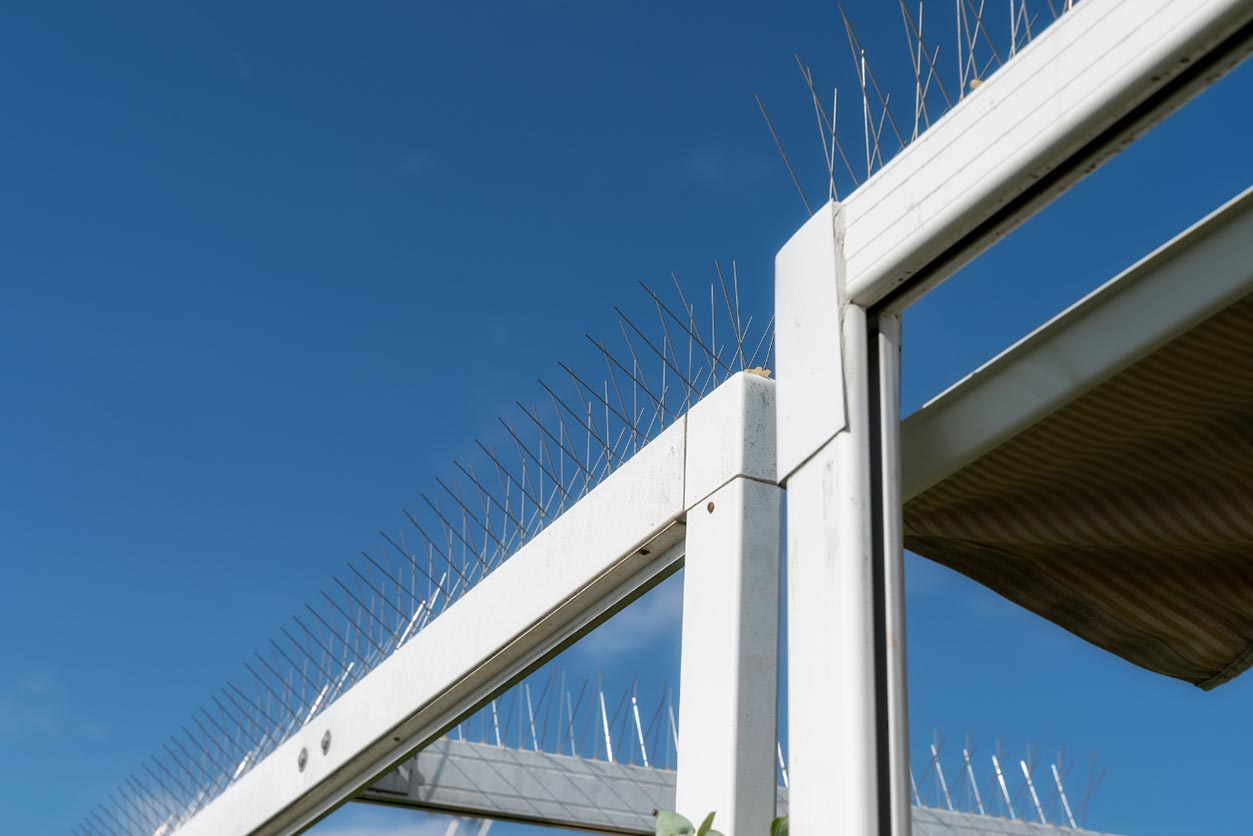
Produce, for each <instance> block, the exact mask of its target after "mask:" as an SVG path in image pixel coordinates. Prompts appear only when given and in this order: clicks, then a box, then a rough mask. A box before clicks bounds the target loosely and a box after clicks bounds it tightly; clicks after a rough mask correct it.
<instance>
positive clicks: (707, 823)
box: [696, 813, 714, 836]
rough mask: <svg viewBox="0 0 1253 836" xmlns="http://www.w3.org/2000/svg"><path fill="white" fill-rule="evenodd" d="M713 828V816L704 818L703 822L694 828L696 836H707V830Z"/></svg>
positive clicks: (711, 814)
mask: <svg viewBox="0 0 1253 836" xmlns="http://www.w3.org/2000/svg"><path fill="white" fill-rule="evenodd" d="M713 826H714V814H713V813H710V814H709V815H707V816H705V820H704V821H703V822H701V823H700V827H698V828H696V836H709V828H711V827H713Z"/></svg>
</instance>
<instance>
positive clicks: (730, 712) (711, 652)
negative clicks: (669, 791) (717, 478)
mask: <svg viewBox="0 0 1253 836" xmlns="http://www.w3.org/2000/svg"><path fill="white" fill-rule="evenodd" d="M782 493H783V491H782V490H781V489H780V488H779V487H778V486H777V485H772V484H766V483H765V482H759V481H756V480H754V479H747V478H744V477H737V478H735V479H732V480H731V481H730V482H728V483H727V484H725V485H723V486H722V487H721V488H718V490H716V491H714V492H713V493H712V494H709V495H708V496H707V497H705V501H704V503H703V504H701V505H698V506H697V507H696V508H694V509H692V511H691V512H690V513H689V514H688V518H687V520H688V521H687V556H686V558H685V561H684V569H683V574H684V578H683V656H682V668H681V676H680V695H681V699H680V700H679V768H678V785H677V801H676V804H677V809H678V810H679V811H680V812H682V813H683V814H684V815H686V816H688V817H689V818H693V817H695V818H703V817H704V816H705V815H706V814H707V813H709V812H711V811H717V814H718V816H717V820H716V821H717V829H718V830H721V831H722V832H723V833H728V834H731V836H735V834H750V835H751V834H757V833H769V832H770V821H771V819H772V818H773V817H774V808H775V787H776V784H777V781H776V779H775V763H774V754H775V753H774V748H775V742H776V741H777V740H778V722H777V718H778V696H777V694H778V677H779V668H778V665H779V659H778V655H779V545H780V543H779V538H780V536H781V532H780V518H781V512H782ZM711 506H712V507H711Z"/></svg>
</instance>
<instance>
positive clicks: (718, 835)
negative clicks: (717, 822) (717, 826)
mask: <svg viewBox="0 0 1253 836" xmlns="http://www.w3.org/2000/svg"><path fill="white" fill-rule="evenodd" d="M705 836H722V831H721V830H711V831H709V832H708V833H706V834H705Z"/></svg>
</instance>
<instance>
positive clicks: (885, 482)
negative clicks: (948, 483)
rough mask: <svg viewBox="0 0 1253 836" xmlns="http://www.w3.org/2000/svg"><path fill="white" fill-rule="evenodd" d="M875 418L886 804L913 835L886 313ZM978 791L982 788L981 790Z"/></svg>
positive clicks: (897, 445)
mask: <svg viewBox="0 0 1253 836" xmlns="http://www.w3.org/2000/svg"><path fill="white" fill-rule="evenodd" d="M871 335H872V340H873V344H872V346H871V372H872V375H871V379H870V383H871V385H872V386H873V388H874V400H873V401H872V404H871V406H872V408H871V424H872V425H873V427H874V430H875V431H876V432H877V433H878V445H877V447H876V448H872V451H871V468H872V470H871V478H872V479H874V480H876V481H877V483H878V484H877V490H876V496H877V497H878V503H877V505H876V507H875V510H874V514H873V520H872V524H873V526H874V539H873V542H874V546H875V548H874V551H875V560H876V562H877V564H878V566H879V567H880V568H879V571H880V572H881V573H882V574H881V578H882V582H881V585H880V590H879V592H878V594H879V595H880V596H881V597H880V600H881V602H882V607H883V617H882V622H881V625H882V626H881V628H880V629H881V630H882V637H881V639H880V641H879V646H880V648H881V652H882V660H881V665H882V671H883V679H882V683H881V689H882V693H881V695H880V697H881V703H880V704H881V706H882V707H883V710H884V713H885V719H886V721H887V729H886V731H887V735H886V739H884V740H881V741H880V745H881V748H880V750H879V752H880V757H881V759H882V760H883V761H885V765H886V767H887V781H888V788H887V798H888V801H887V809H888V810H889V814H890V816H891V827H890V830H889V832H890V833H891V834H892V836H910V834H911V832H912V823H913V815H912V813H911V811H910V806H909V790H910V787H909V700H908V693H909V689H908V687H907V684H906V683H907V678H906V668H905V661H906V655H905V542H904V526H903V522H902V519H901V318H900V315H899V314H896V315H888V314H883V315H879V316H875V317H874V318H873V319H872V320H871ZM976 792H977V790H976Z"/></svg>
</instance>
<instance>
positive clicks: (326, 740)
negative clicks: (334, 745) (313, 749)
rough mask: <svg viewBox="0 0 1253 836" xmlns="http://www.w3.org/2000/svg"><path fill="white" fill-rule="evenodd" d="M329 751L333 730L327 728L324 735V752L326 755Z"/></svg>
mask: <svg viewBox="0 0 1253 836" xmlns="http://www.w3.org/2000/svg"><path fill="white" fill-rule="evenodd" d="M329 751H331V730H330V729H327V730H326V732H325V733H324V734H323V735H322V754H324V755H325V754H326V753H327V752H329Z"/></svg>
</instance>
